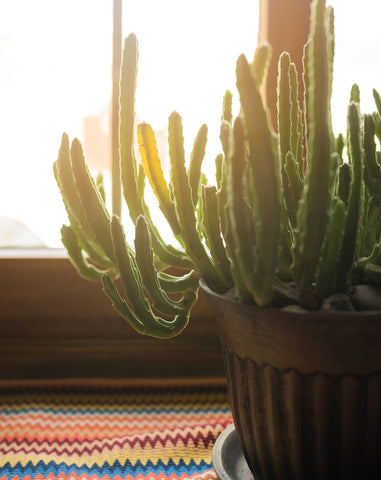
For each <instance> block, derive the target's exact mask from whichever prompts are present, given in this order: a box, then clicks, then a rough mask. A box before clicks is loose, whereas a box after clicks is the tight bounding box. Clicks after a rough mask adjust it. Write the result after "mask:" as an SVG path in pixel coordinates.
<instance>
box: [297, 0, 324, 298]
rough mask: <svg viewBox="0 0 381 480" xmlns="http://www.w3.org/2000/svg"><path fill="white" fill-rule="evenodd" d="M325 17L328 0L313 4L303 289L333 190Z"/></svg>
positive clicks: (300, 250) (301, 232) (300, 220)
mask: <svg viewBox="0 0 381 480" xmlns="http://www.w3.org/2000/svg"><path fill="white" fill-rule="evenodd" d="M325 20H326V7H325V1H324V0H318V1H316V2H314V3H313V4H312V12H311V40H310V42H311V43H310V45H309V47H308V48H309V49H310V51H309V52H308V72H307V73H308V82H307V88H308V94H307V101H308V104H307V106H306V107H307V114H306V119H307V158H308V159H307V185H306V187H305V189H304V193H303V198H302V201H301V203H300V207H299V211H298V214H297V230H296V235H295V242H296V246H295V253H294V257H295V263H294V267H293V271H294V275H295V278H296V281H297V282H298V284H299V285H300V288H301V289H302V290H312V288H313V284H314V281H315V275H316V269H317V265H318V261H319V257H320V251H321V248H322V244H323V240H324V235H325V230H326V227H327V223H328V210H329V203H330V199H331V193H332V192H331V189H330V187H331V165H332V163H331V149H332V141H331V139H332V131H331V114H330V95H331V89H332V87H331V84H330V81H331V74H330V68H331V66H330V65H329V53H328V38H327V28H326V21H325Z"/></svg>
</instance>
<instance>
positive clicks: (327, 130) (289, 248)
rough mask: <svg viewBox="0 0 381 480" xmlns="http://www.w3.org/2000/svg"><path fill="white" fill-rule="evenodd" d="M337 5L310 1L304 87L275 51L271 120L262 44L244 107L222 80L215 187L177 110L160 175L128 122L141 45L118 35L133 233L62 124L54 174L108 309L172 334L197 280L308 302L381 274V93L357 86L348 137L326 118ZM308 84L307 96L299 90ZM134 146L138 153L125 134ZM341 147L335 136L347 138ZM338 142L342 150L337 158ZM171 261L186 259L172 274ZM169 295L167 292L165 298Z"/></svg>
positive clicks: (242, 90) (246, 298) (244, 71)
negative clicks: (363, 102)
mask: <svg viewBox="0 0 381 480" xmlns="http://www.w3.org/2000/svg"><path fill="white" fill-rule="evenodd" d="M334 48H335V43H334V15H333V9H332V8H331V7H326V2H325V0H313V4H312V10H311V33H310V38H309V41H308V43H307V44H306V46H305V49H304V61H303V64H304V72H303V78H304V85H303V86H302V85H299V84H298V72H297V71H296V67H295V64H294V63H293V61H292V59H291V58H290V56H289V54H288V53H287V52H285V53H283V54H282V55H281V56H280V59H279V78H278V103H277V106H278V125H277V128H275V129H273V126H272V124H271V122H270V118H269V114H268V111H267V107H266V105H265V103H264V100H263V95H262V93H261V86H262V83H263V80H264V78H265V77H266V69H267V66H268V63H269V62H268V61H269V57H270V54H271V46H269V45H260V46H258V48H257V49H256V53H255V56H254V60H253V62H252V63H249V62H248V61H247V59H246V58H245V56H244V55H241V56H240V57H239V58H238V60H237V65H236V78H237V87H238V92H239V99H240V104H241V105H240V110H239V114H238V116H237V117H236V118H234V117H233V113H232V112H233V98H232V94H231V92H229V91H227V92H226V94H225V96H224V99H223V110H222V117H221V130H220V139H221V152H220V153H218V154H217V156H216V185H207V184H205V175H204V174H203V172H202V163H203V159H204V156H205V151H206V143H207V132H208V129H207V127H206V125H202V126H201V128H200V130H199V132H198V134H197V136H196V139H195V141H194V145H193V149H192V152H191V154H190V157H189V160H190V161H189V163H187V159H188V157H187V155H186V153H185V150H184V138H183V131H182V119H181V117H180V115H179V114H178V113H177V112H173V113H172V114H171V115H170V117H169V126H168V140H169V154H170V163H171V168H170V179H169V182H168V181H167V180H166V175H165V173H164V172H163V170H162V167H161V163H160V158H159V153H158V149H157V145H156V140H155V135H154V131H153V129H152V127H151V126H150V125H149V124H148V123H142V124H140V125H135V90H136V84H137V61H138V43H137V39H136V37H135V35H133V34H131V35H130V36H129V37H128V38H127V39H126V41H125V44H124V53H123V64H122V73H121V96H120V159H121V164H120V167H121V179H120V181H121V185H122V188H123V195H124V199H125V202H126V204H127V207H128V211H129V214H130V217H131V219H132V222H133V224H134V225H135V239H133V241H130V240H129V239H127V238H126V236H125V233H124V228H123V225H122V221H121V219H120V218H119V217H118V216H116V215H111V214H110V213H109V212H108V211H107V208H106V203H105V200H104V192H103V190H102V189H101V186H99V185H98V184H97V182H96V181H95V180H94V179H93V177H92V176H91V174H90V172H89V169H88V167H87V165H86V163H85V160H84V155H83V152H82V148H81V145H80V143H79V141H78V140H77V139H74V140H73V142H72V144H71V145H70V143H69V139H68V137H67V135H65V134H64V135H63V137H62V143H61V147H60V150H59V155H58V159H57V161H56V162H55V164H54V174H55V177H56V180H57V183H58V185H59V188H60V191H61V194H62V197H63V200H64V204H65V207H66V210H67V212H68V218H69V221H70V226H63V228H62V239H63V243H64V245H65V246H66V248H67V250H68V252H69V255H70V257H71V259H72V261H73V263H74V265H75V266H76V268H77V270H78V272H79V273H80V275H82V276H84V277H85V278H87V279H89V280H92V281H96V282H101V283H102V285H103V289H104V291H105V294H106V295H107V296H108V297H109V298H110V300H111V302H112V304H113V305H114V307H115V308H116V310H117V311H118V312H119V313H120V314H121V315H122V316H123V317H124V318H125V319H126V320H127V321H128V322H129V323H130V325H131V326H132V327H133V328H135V329H136V330H137V331H139V332H140V333H143V334H147V335H153V336H156V337H160V338H168V337H171V336H174V335H177V334H179V333H180V332H181V331H182V330H183V328H184V327H185V326H186V325H187V323H188V319H189V315H190V311H191V309H192V306H193V304H194V302H195V301H196V298H197V290H198V281H199V278H200V276H203V277H204V279H205V281H206V282H207V283H208V284H209V286H211V287H212V288H213V289H215V290H216V291H218V292H221V293H224V292H227V291H228V290H229V291H230V295H233V296H236V297H237V298H238V300H239V301H241V302H242V303H255V304H257V305H259V306H263V307H266V306H269V305H270V306H277V305H279V303H281V304H284V303H285V302H286V303H291V304H295V303H296V304H299V305H302V306H304V307H305V308H311V309H316V308H318V307H319V305H321V303H322V302H323V301H324V299H326V298H327V297H329V296H330V295H332V294H333V293H335V292H343V293H345V292H347V291H348V289H349V288H350V287H352V286H353V284H354V283H355V282H357V281H362V282H373V283H378V284H381V247H380V245H381V224H380V222H379V219H380V218H381V167H380V165H381V162H380V159H381V153H380V152H379V151H378V150H377V145H378V142H377V141H376V139H377V140H380V141H381V97H380V95H379V94H378V92H377V91H376V90H375V91H374V99H375V104H376V108H377V112H375V113H373V114H369V115H363V116H362V115H361V113H360V106H359V102H360V92H359V89H358V87H357V86H356V87H354V88H353V89H352V92H351V102H350V105H349V109H348V131H347V135H346V136H344V135H339V137H338V139H337V140H336V139H335V138H334V135H333V131H332V126H331V109H330V101H331V94H332V79H333V55H334ZM303 87H304V99H305V103H304V105H300V104H299V98H300V96H299V91H300V89H301V88H303ZM136 138H137V140H138V145H139V152H135V148H134V144H135V139H136ZM345 138H346V140H347V145H345V140H344V139H345ZM345 147H347V148H346V149H347V152H348V160H346V159H345V158H344V156H345V155H344V154H345ZM146 184H149V185H150V188H152V190H153V192H154V194H155V196H156V198H157V202H158V206H159V208H160V209H161V211H162V213H163V215H164V217H165V219H166V220H167V222H168V224H169V226H170V227H171V229H172V232H173V236H174V239H175V240H176V241H177V244H178V246H177V247H173V246H171V245H167V244H166V243H165V242H164V241H163V239H162V237H161V235H160V233H159V230H158V228H157V227H156V226H155V224H154V220H153V216H152V215H151V213H150V209H149V206H148V205H147V203H146V200H145V189H146ZM168 266H175V267H181V268H186V271H184V270H180V271H179V272H180V273H178V274H177V275H173V274H170V273H169V272H167V271H165V269H166V268H167V267H168ZM173 295H176V299H174V298H173Z"/></svg>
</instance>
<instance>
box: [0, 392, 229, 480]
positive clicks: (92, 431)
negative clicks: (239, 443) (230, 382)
mask: <svg viewBox="0 0 381 480" xmlns="http://www.w3.org/2000/svg"><path fill="white" fill-rule="evenodd" d="M231 422H232V418H231V412H230V408H229V403H228V398H227V394H226V390H225V387H224V385H222V384H221V385H217V384H211V385H206V384H204V385H201V386H197V385H189V384H188V385H173V384H172V385H170V386H168V385H165V386H164V385H163V386H159V385H158V384H156V385H155V386H149V385H147V384H145V385H135V386H134V385H129V386H123V387H121V386H116V387H115V386H114V387H110V386H107V387H96V386H91V387H89V386H87V387H79V386H78V385H77V386H75V387H73V386H70V385H66V386H59V387H57V386H55V387H52V386H49V387H47V386H30V387H25V386H24V387H22V388H20V387H18V388H16V387H6V388H0V480H44V479H47V480H56V479H57V480H58V479H59V480H78V479H81V480H87V479H91V480H98V479H102V480H122V479H123V480H164V479H168V480H180V479H181V480H185V479H193V480H197V479H198V480H211V479H216V478H217V477H216V475H215V473H214V470H213V467H212V461H211V458H212V449H213V445H214V442H215V441H216V439H217V437H218V435H219V434H220V433H221V432H222V430H224V428H225V427H226V426H228V425H229V424H230V423H231Z"/></svg>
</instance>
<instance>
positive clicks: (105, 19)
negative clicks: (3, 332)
mask: <svg viewBox="0 0 381 480" xmlns="http://www.w3.org/2000/svg"><path fill="white" fill-rule="evenodd" d="M330 3H331V5H333V6H334V8H335V12H336V17H337V22H336V60H335V85H334V94H333V95H334V96H333V121H334V128H335V132H336V133H339V132H340V131H343V130H344V128H345V115H346V107H347V106H346V104H339V103H338V101H337V100H336V96H335V92H342V91H343V90H344V91H348V98H349V91H350V87H351V84H352V83H354V82H356V83H358V84H359V85H360V89H361V92H362V98H363V110H364V111H370V110H372V109H373V104H372V88H373V87H375V88H377V89H379V90H381V75H380V73H381V68H380V67H381V62H380V61H379V55H378V48H379V45H380V37H381V31H380V29H379V28H378V23H379V18H380V11H381V7H378V6H376V5H377V2H375V1H374V0H363V1H362V2H361V4H360V2H358V0H346V1H345V2H344V1H342V0H341V1H339V0H331V2H330ZM359 5H360V6H361V8H359ZM376 10H378V11H376ZM258 12H259V0H235V1H234V2H233V1H231V0H220V1H219V2H212V1H211V0H193V1H192V2H184V1H183V2H179V1H175V0H162V1H158V0H139V1H135V2H132V1H128V2H124V5H123V36H127V34H128V33H130V32H135V33H136V35H137V37H138V40H139V47H140V56H139V74H138V91H137V103H136V113H137V117H138V119H139V120H140V121H146V122H148V123H150V124H151V125H152V126H153V128H154V129H155V131H156V133H157V135H158V139H159V145H162V147H161V148H162V150H163V151H164V153H163V154H162V155H163V156H164V157H165V151H166V146H165V144H166V130H165V129H166V127H167V119H168V117H169V115H170V113H171V112H172V111H173V110H176V111H178V112H179V113H180V115H181V116H182V118H183V127H184V135H185V147H186V153H187V154H188V156H189V154H190V149H191V146H192V143H193V139H194V137H195V135H196V133H197V130H198V128H199V127H200V126H201V124H202V123H206V124H207V125H208V127H209V146H208V150H207V155H206V159H205V162H206V164H207V165H206V169H207V171H208V164H209V165H210V166H213V165H214V158H215V156H216V154H217V153H219V151H220V145H219V140H218V137H219V122H220V114H221V103H222V97H223V94H224V91H225V90H226V89H227V88H229V89H231V90H233V92H235V87H234V85H235V78H234V70H235V62H236V59H237V57H238V56H239V54H240V53H245V54H246V55H247V56H248V58H252V56H253V53H254V49H255V46H256V40H257V33H258ZM372 32H373V33H372ZM111 59H112V2H111V1H106V0H32V1H31V0H18V1H17V2H16V1H14V0H1V2H0V84H1V89H0V128H1V136H0V166H1V175H0V246H13V245H14V244H16V245H17V244H20V245H21V244H22V245H24V246H36V245H46V246H51V247H60V246H61V243H60V233H59V231H60V227H61V224H62V223H64V222H65V221H66V214H65V211H64V208H63V206H62V200H61V197H60V195H59V192H58V188H57V185H56V183H55V180H54V177H53V171H52V164H53V161H54V160H55V159H56V155H57V152H58V148H59V144H60V140H61V135H62V133H63V132H64V131H66V132H67V133H68V134H69V136H70V138H71V139H72V138H73V137H75V136H77V137H78V138H80V140H81V141H82V142H83V145H84V148H85V154H86V157H87V161H88V163H89V164H90V167H91V168H92V169H93V170H94V172H96V171H97V170H103V169H105V168H107V166H108V165H109V161H110V160H109V157H110V153H109V151H110V145H109V135H108V134H109V121H110V120H109V118H110V114H109V110H110V100H111ZM209 169H210V170H211V168H209ZM14 222H16V223H14ZM17 222H22V224H24V225H25V227H27V229H28V230H29V232H33V234H30V235H29V236H28V235H26V234H25V232H22V235H21V237H20V238H21V240H20V239H18V240H17V239H16V240H15V239H14V238H13V237H12V233H11V232H10V231H9V228H10V225H12V226H14V225H16V226H17V225H18V226H19V224H18V223H17Z"/></svg>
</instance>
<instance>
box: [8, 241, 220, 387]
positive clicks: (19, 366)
mask: <svg viewBox="0 0 381 480" xmlns="http://www.w3.org/2000/svg"><path fill="white" fill-rule="evenodd" d="M0 271H1V273H2V274H1V276H0V291H1V294H0V379H12V378H19V379H20V378H65V377H77V378H79V377H82V378H83V377H91V378H95V377H110V378H111V377H112V378H139V377H141V378H148V377H213V376H223V374H224V370H223V362H222V353H221V349H220V343H219V338H218V333H217V327H216V324H215V321H214V316H213V313H212V311H211V309H210V307H209V305H208V304H207V302H206V300H205V298H204V297H203V296H202V294H200V297H199V300H198V302H197V304H196V305H195V307H194V309H193V312H192V317H191V321H190V324H189V325H188V327H187V328H186V330H185V331H184V332H183V333H182V334H181V335H179V336H178V337H177V338H174V339H171V340H165V341H164V340H158V339H154V338H150V337H145V336H142V335H139V334H138V333H136V332H135V331H134V330H133V329H132V328H131V327H130V326H129V325H128V324H127V323H126V322H125V321H124V319H122V318H121V317H120V316H119V315H118V314H117V312H116V311H115V310H114V309H113V307H112V306H111V303H110V301H109V300H108V299H107V298H106V296H105V295H104V294H103V292H102V288H101V286H100V285H98V284H94V283H91V282H88V281H86V280H84V279H82V278H81V277H79V275H78V274H77V272H76V271H75V269H74V267H73V266H72V264H71V263H70V260H69V258H68V256H67V254H66V251H65V250H64V249H43V248H42V249H40V248H38V249H1V250H0Z"/></svg>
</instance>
